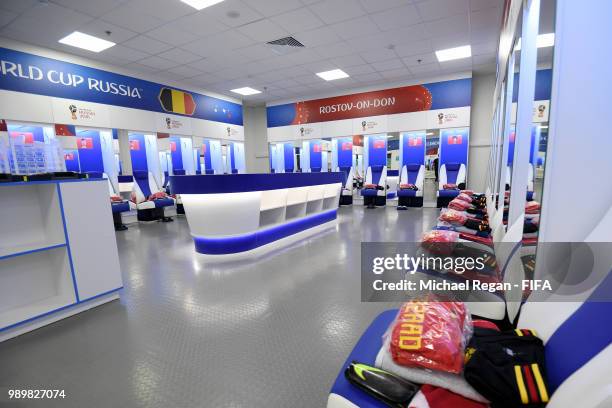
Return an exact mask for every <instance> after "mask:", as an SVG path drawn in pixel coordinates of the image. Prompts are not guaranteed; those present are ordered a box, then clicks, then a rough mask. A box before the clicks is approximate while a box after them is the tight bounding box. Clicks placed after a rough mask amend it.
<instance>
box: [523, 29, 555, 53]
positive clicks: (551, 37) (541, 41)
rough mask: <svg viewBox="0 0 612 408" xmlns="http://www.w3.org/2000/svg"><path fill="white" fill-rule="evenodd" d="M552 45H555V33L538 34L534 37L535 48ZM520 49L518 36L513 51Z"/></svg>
mask: <svg viewBox="0 0 612 408" xmlns="http://www.w3.org/2000/svg"><path fill="white" fill-rule="evenodd" d="M553 45H555V33H547V34H540V35H538V36H537V37H536V47H537V48H546V47H552V46H553ZM520 49H521V39H520V38H519V39H518V41H517V42H516V47H514V51H519V50H520Z"/></svg>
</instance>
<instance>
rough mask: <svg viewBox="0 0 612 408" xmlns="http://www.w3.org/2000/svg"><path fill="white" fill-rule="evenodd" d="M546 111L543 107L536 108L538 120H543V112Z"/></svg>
mask: <svg viewBox="0 0 612 408" xmlns="http://www.w3.org/2000/svg"><path fill="white" fill-rule="evenodd" d="M545 110H546V106H544V105H539V106H538V118H543V117H544V111H545Z"/></svg>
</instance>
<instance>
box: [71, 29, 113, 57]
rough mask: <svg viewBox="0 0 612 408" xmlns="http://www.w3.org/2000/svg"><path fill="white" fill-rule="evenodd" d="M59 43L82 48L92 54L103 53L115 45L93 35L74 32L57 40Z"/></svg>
mask: <svg viewBox="0 0 612 408" xmlns="http://www.w3.org/2000/svg"><path fill="white" fill-rule="evenodd" d="M59 42H60V43H61V44H66V45H70V46H72V47H77V48H82V49H84V50H88V51H92V52H100V51H104V50H106V49H108V48H110V47H112V46H114V45H116V44H115V43H114V42H112V41H107V40H103V39H102V38H98V37H94V36H93V35H89V34H85V33H82V32H80V31H75V32H73V33H72V34H69V35H67V36H66V37H64V38H62V39H61V40H59Z"/></svg>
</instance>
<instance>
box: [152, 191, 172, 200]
mask: <svg viewBox="0 0 612 408" xmlns="http://www.w3.org/2000/svg"><path fill="white" fill-rule="evenodd" d="M167 197H168V194H166V193H164V192H162V191H158V192H157V193H153V194H151V195H150V196H149V201H153V200H161V199H163V198H167Z"/></svg>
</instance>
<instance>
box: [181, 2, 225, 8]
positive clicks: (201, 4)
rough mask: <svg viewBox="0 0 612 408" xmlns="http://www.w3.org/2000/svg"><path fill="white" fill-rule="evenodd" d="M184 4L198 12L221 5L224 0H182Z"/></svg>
mask: <svg viewBox="0 0 612 408" xmlns="http://www.w3.org/2000/svg"><path fill="white" fill-rule="evenodd" d="M181 1H182V2H183V3H185V4H188V5H190V6H191V7H193V8H194V9H196V10H202V9H205V8H206V7H210V6H214V5H215V4H218V3H221V2H222V1H223V0H181Z"/></svg>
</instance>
